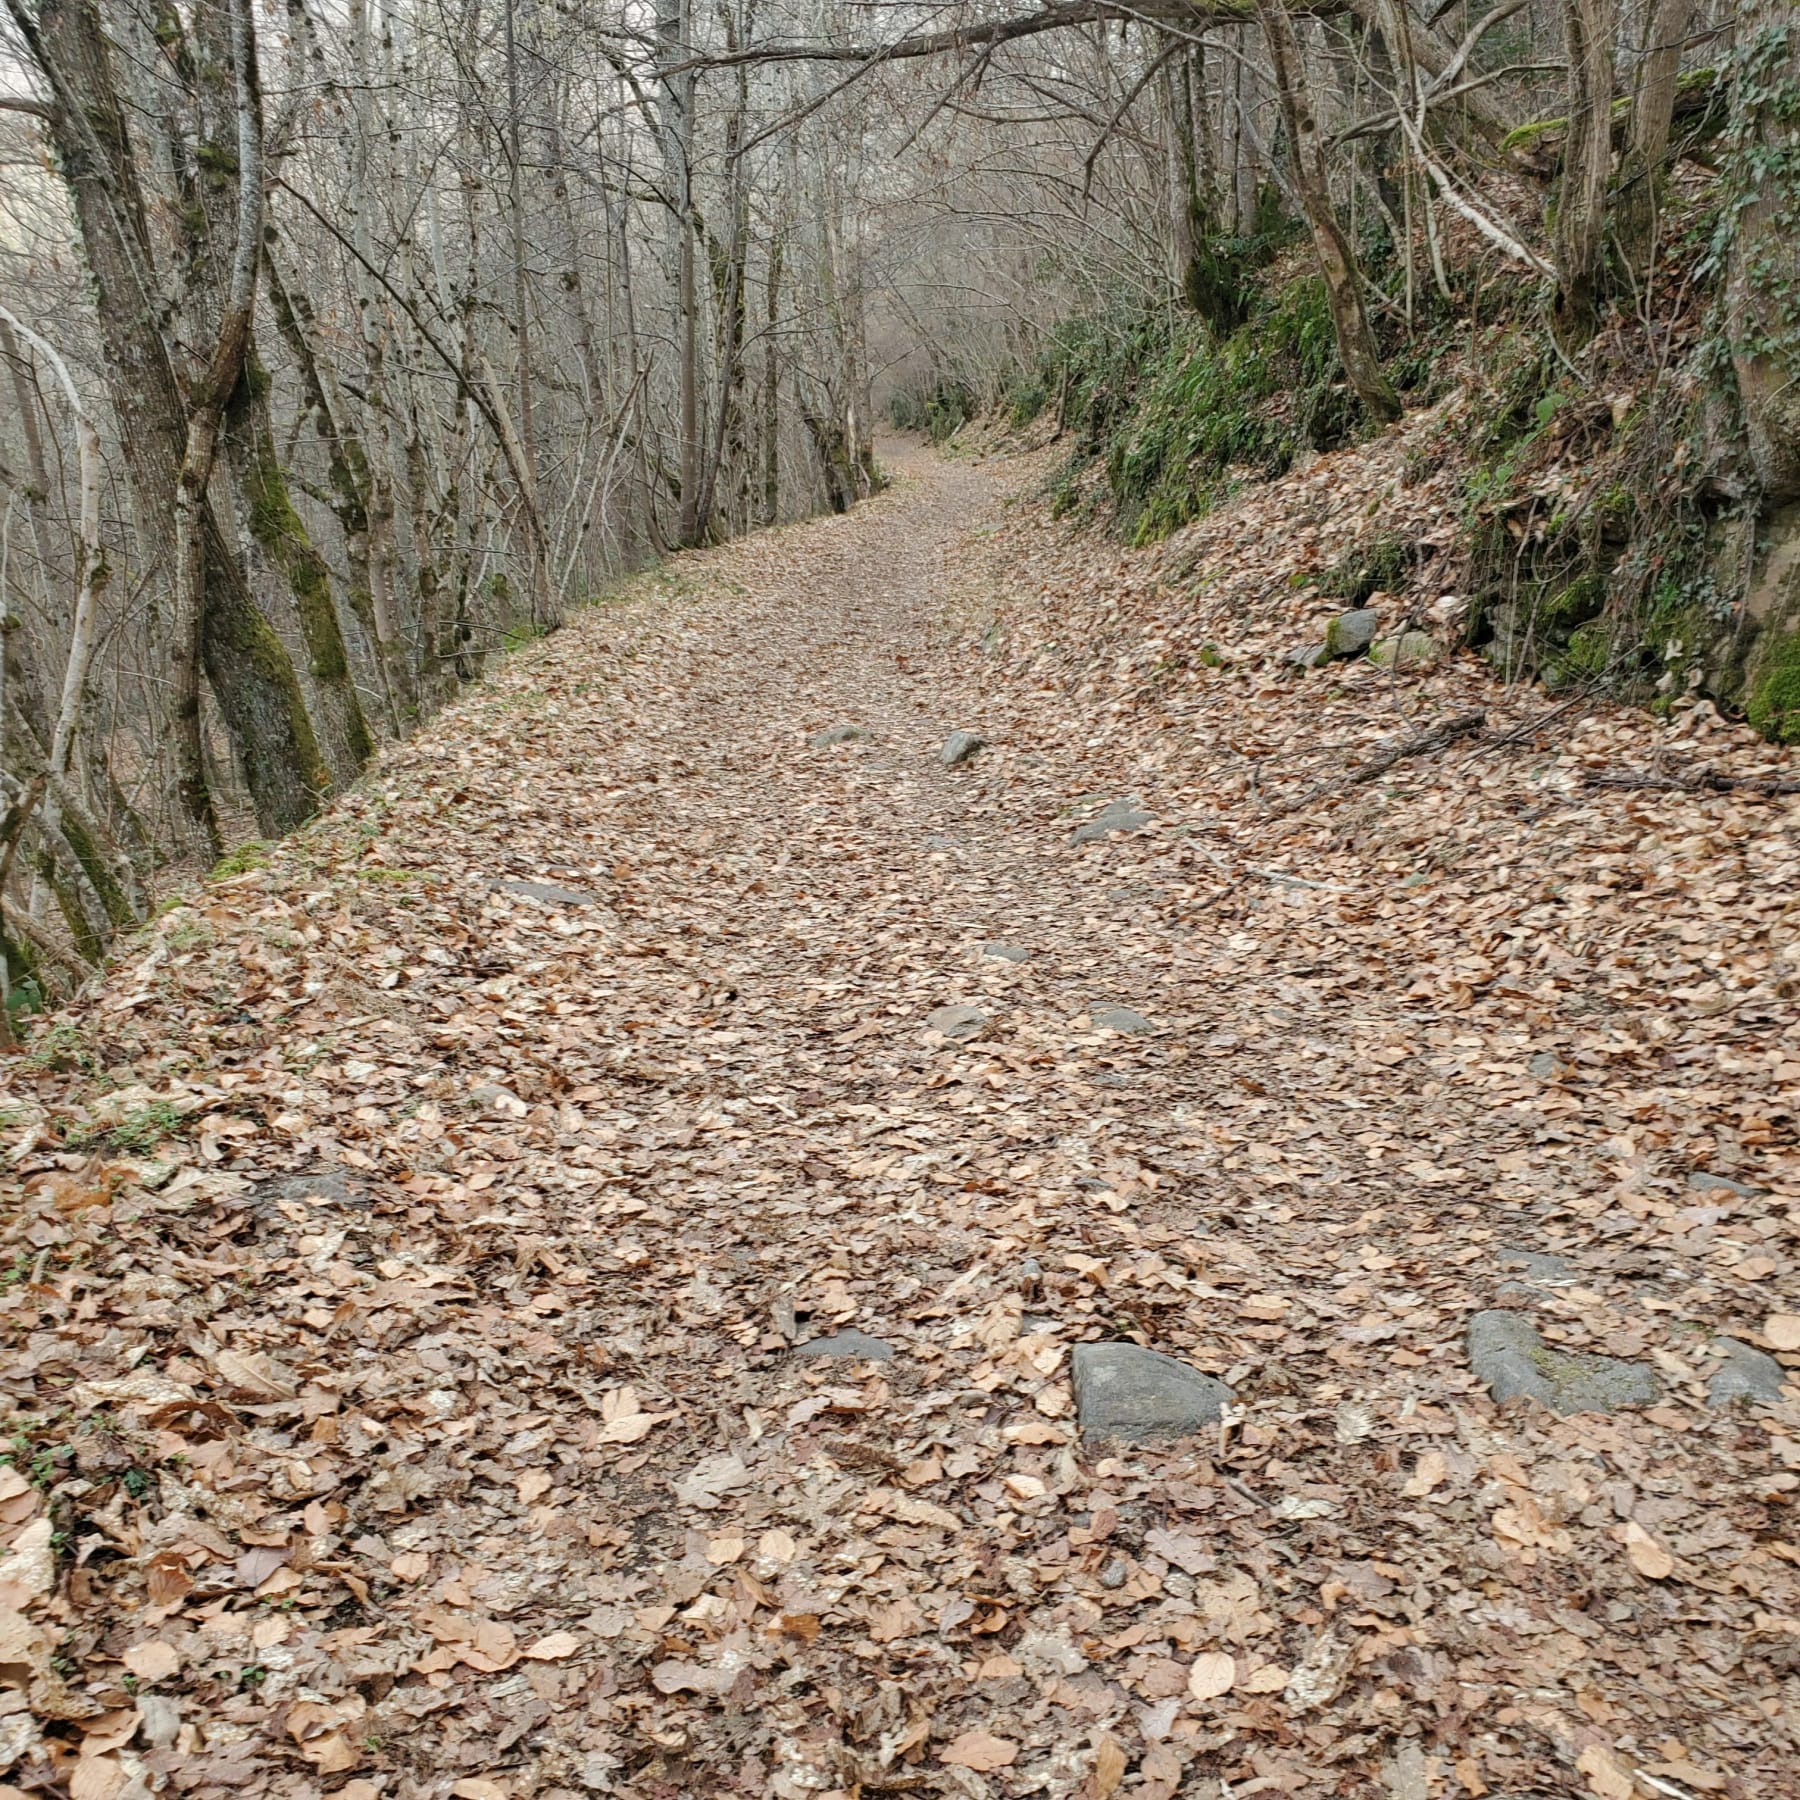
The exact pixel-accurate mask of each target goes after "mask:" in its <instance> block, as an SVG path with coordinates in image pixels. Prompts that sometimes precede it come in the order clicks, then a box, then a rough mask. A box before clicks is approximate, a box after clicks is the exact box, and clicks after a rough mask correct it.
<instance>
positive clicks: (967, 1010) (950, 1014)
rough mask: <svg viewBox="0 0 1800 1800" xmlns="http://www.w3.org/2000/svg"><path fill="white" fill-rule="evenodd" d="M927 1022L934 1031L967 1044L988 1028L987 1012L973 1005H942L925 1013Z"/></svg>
mask: <svg viewBox="0 0 1800 1800" xmlns="http://www.w3.org/2000/svg"><path fill="white" fill-rule="evenodd" d="M925 1023H926V1024H927V1025H929V1026H930V1027H931V1029H932V1030H933V1031H936V1032H940V1033H942V1034H943V1036H945V1037H947V1038H955V1040H956V1041H957V1042H958V1043H959V1044H966V1043H968V1042H969V1040H970V1039H971V1038H978V1037H980V1036H981V1034H982V1032H984V1031H985V1030H986V1029H987V1014H986V1013H984V1012H980V1011H978V1010H977V1009H976V1008H975V1007H973V1006H940V1007H939V1008H938V1009H937V1011H936V1012H931V1013H927V1014H926V1015H925Z"/></svg>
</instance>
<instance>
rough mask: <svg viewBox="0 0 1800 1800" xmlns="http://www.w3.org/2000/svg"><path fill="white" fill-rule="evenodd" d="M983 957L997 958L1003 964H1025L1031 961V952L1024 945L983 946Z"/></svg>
mask: <svg viewBox="0 0 1800 1800" xmlns="http://www.w3.org/2000/svg"><path fill="white" fill-rule="evenodd" d="M981 954H982V955H983V956H992V957H997V958H998V959H999V960H1000V961H1001V962H1009V963H1023V962H1030V961H1031V952H1030V951H1029V950H1027V949H1026V948H1025V946H1024V945H1023V944H983V945H982V946H981Z"/></svg>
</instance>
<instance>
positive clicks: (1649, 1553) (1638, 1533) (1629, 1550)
mask: <svg viewBox="0 0 1800 1800" xmlns="http://www.w3.org/2000/svg"><path fill="white" fill-rule="evenodd" d="M1624 1539H1625V1554H1626V1555H1627V1556H1628V1557H1630V1559H1631V1566H1632V1567H1633V1568H1634V1569H1636V1570H1637V1572H1638V1573H1639V1574H1640V1575H1642V1576H1644V1577H1645V1579H1646V1580H1649V1581H1666V1580H1667V1579H1668V1578H1669V1577H1670V1576H1671V1575H1673V1574H1674V1573H1675V1559H1674V1557H1672V1556H1671V1555H1670V1554H1669V1553H1668V1551H1667V1550H1665V1549H1664V1548H1663V1547H1662V1545H1661V1544H1659V1543H1658V1542H1657V1541H1656V1539H1655V1538H1653V1537H1652V1536H1651V1535H1650V1533H1649V1532H1647V1531H1646V1530H1645V1529H1644V1528H1643V1526H1641V1525H1640V1524H1639V1523H1638V1522H1637V1520H1636V1519H1627V1520H1626V1521H1625V1531H1624Z"/></svg>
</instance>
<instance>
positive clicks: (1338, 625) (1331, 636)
mask: <svg viewBox="0 0 1800 1800" xmlns="http://www.w3.org/2000/svg"><path fill="white" fill-rule="evenodd" d="M1380 623H1381V614H1380V613H1378V612H1377V611H1376V610H1375V609H1374V607H1372V606H1359V607H1357V608H1356V610H1355V611H1354V612H1344V613H1339V614H1338V616H1337V617H1336V618H1335V619H1333V620H1332V621H1331V623H1330V624H1328V625H1327V626H1326V627H1325V654H1326V655H1327V656H1360V655H1361V654H1362V653H1363V651H1365V650H1366V649H1368V647H1369V646H1370V645H1371V644H1372V643H1374V641H1375V631H1376V628H1377V627H1378V626H1379V625H1380Z"/></svg>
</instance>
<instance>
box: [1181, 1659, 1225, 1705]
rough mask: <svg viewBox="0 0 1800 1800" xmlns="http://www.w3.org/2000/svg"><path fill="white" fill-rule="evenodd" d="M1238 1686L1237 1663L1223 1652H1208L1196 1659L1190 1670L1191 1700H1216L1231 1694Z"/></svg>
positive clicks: (1189, 1696) (1189, 1692) (1189, 1686)
mask: <svg viewBox="0 0 1800 1800" xmlns="http://www.w3.org/2000/svg"><path fill="white" fill-rule="evenodd" d="M1236 1684H1237V1661H1236V1659H1235V1658H1234V1657H1231V1656H1227V1655H1226V1654H1225V1652H1224V1651H1222V1650H1208V1651H1205V1652H1204V1653H1202V1654H1201V1655H1199V1656H1196V1657H1195V1658H1194V1666H1193V1667H1192V1668H1191V1669H1189V1670H1188V1681H1187V1691H1188V1698H1189V1699H1191V1700H1216V1699H1218V1698H1219V1696H1220V1695H1221V1694H1229V1693H1230V1692H1231V1690H1232V1688H1233V1687H1234V1686H1236Z"/></svg>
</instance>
